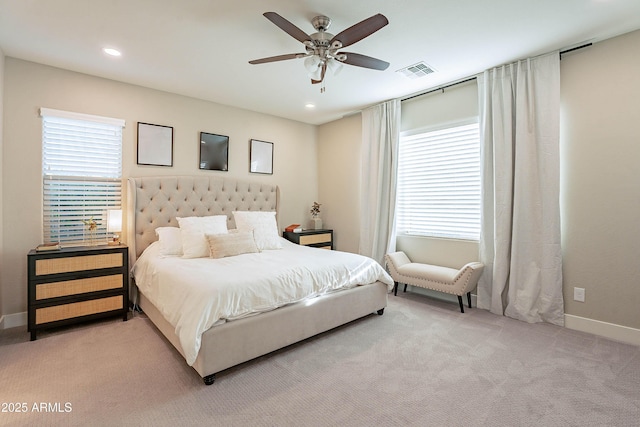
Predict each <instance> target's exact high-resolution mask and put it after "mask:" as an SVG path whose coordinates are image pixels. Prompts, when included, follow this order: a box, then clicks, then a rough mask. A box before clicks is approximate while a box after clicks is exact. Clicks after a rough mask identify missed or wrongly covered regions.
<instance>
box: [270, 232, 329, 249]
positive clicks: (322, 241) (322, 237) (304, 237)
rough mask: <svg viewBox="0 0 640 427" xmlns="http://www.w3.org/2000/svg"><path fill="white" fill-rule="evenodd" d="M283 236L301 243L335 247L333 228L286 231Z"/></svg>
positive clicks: (323, 247)
mask: <svg viewBox="0 0 640 427" xmlns="http://www.w3.org/2000/svg"><path fill="white" fill-rule="evenodd" d="M282 237H284V238H285V239H287V240H289V241H291V242H293V243H297V244H299V245H304V246H312V247H314V248H322V249H333V230H302V231H301V232H299V233H292V232H290V231H285V232H284V233H282Z"/></svg>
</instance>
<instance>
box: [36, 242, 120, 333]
mask: <svg viewBox="0 0 640 427" xmlns="http://www.w3.org/2000/svg"><path fill="white" fill-rule="evenodd" d="M128 260H129V257H128V248H127V246H125V245H117V246H106V245H104V246H83V247H73V248H63V249H60V250H53V251H43V252H37V251H35V250H32V251H30V252H29V254H28V255H27V268H28V272H27V273H28V282H29V283H28V286H29V288H28V299H29V303H28V305H29V320H28V329H29V332H30V333H31V340H32V341H33V340H35V339H36V332H37V331H40V330H43V329H46V328H52V327H57V326H63V325H68V324H72V323H78V322H83V321H86V320H92V319H97V318H101V317H107V316H115V315H120V316H122V320H124V321H126V320H127V311H128V305H129V280H128V274H129V261H128Z"/></svg>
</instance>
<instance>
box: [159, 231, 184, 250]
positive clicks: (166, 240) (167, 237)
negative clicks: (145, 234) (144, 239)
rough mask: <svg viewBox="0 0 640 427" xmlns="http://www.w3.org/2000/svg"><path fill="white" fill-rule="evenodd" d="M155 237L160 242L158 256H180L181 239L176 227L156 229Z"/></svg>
mask: <svg viewBox="0 0 640 427" xmlns="http://www.w3.org/2000/svg"><path fill="white" fill-rule="evenodd" d="M156 236H158V241H159V242H160V255H182V238H181V237H180V229H179V228H178V227H158V228H156Z"/></svg>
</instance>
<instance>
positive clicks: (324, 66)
mask: <svg viewBox="0 0 640 427" xmlns="http://www.w3.org/2000/svg"><path fill="white" fill-rule="evenodd" d="M326 71H327V63H326V62H325V63H324V64H322V73H321V74H320V80H314V79H311V84H314V85H315V84H318V83H322V81H323V80H324V73H325V72H326Z"/></svg>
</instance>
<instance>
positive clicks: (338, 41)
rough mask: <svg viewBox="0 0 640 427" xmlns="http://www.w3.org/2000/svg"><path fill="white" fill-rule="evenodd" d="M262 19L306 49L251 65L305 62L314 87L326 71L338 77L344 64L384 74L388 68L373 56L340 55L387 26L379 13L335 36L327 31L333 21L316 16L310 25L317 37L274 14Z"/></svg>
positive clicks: (256, 61)
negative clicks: (294, 60) (344, 50)
mask: <svg viewBox="0 0 640 427" xmlns="http://www.w3.org/2000/svg"><path fill="white" fill-rule="evenodd" d="M263 15H264V16H265V18H267V19H268V20H269V21H271V22H273V23H274V24H276V25H277V26H278V27H280V29H282V30H283V31H284V32H286V33H287V34H289V35H290V36H291V37H293V38H294V39H296V40H298V41H300V42H302V44H304V46H305V49H306V53H289V54H286V55H278V56H270V57H268V58H261V59H254V60H253V61H249V64H264V63H267V62H275V61H284V60H287V59H297V58H306V59H305V61H304V65H305V68H306V69H307V71H308V72H309V77H311V83H314V84H315V83H322V81H323V80H324V75H325V73H326V71H327V68H329V70H330V71H332V72H333V73H334V74H336V73H337V72H338V71H339V70H340V68H341V67H342V64H349V65H355V66H356V67H364V68H371V69H373V70H381V71H382V70H386V69H387V67H389V63H388V62H385V61H381V60H379V59H376V58H372V57H370V56H366V55H361V54H359V53H352V52H338V50H340V49H342V48H345V47H347V46H351V45H352V44H354V43H357V42H359V41H360V40H362V39H364V38H365V37H368V36H370V35H371V34H373V33H375V32H376V31H378V30H379V29H380V28H382V27H384V26H385V25H387V24H388V23H389V21H388V20H387V18H386V17H385V16H384V15H381V14H379V13H378V14H377V15H373V16H372V17H370V18H367V19H365V20H364V21H361V22H359V23H357V24H355V25H353V26H351V27H349V28H347V29H346V30H344V31H341V32H340V33H338V34H336V35H335V36H334V35H333V34H330V33H327V29H328V28H329V26H330V25H331V19H330V18H328V17H327V16H316V17H315V18H313V19H312V20H311V24H313V28H315V29H316V31H317V33H313V34H311V35H307V34H306V33H305V32H304V31H302V30H301V29H300V28H298V27H296V26H295V25H293V24H292V23H291V22H289V21H287V20H286V19H285V18H283V17H282V16H280V15H278V14H277V13H275V12H265V13H264V14H263Z"/></svg>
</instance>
